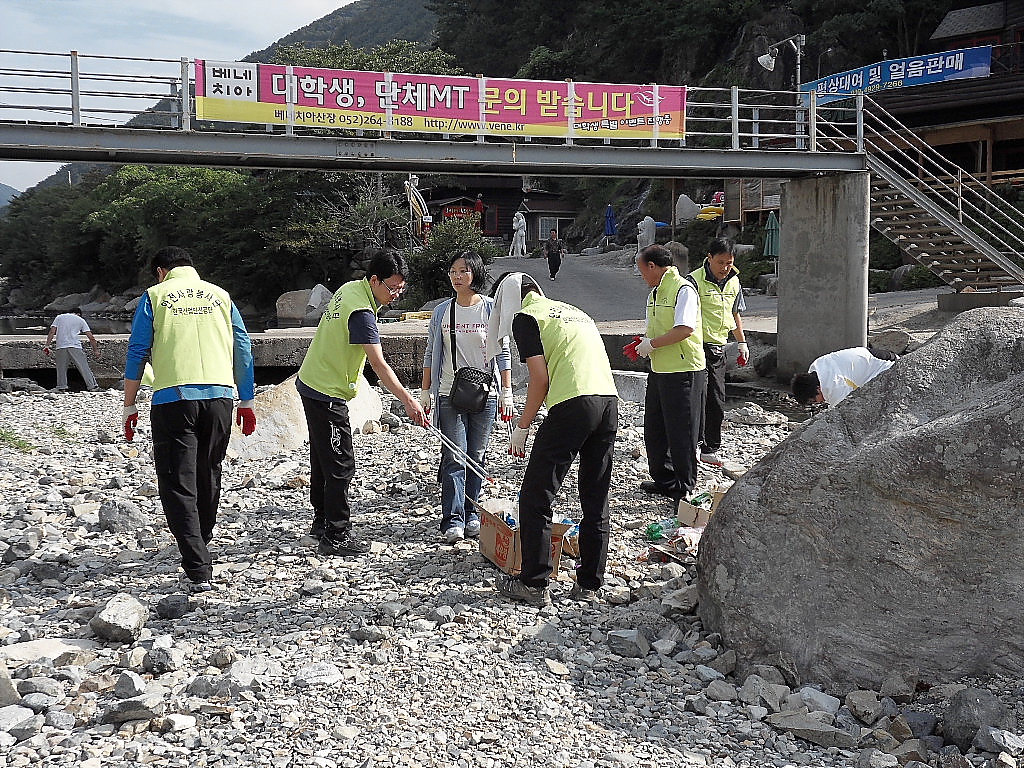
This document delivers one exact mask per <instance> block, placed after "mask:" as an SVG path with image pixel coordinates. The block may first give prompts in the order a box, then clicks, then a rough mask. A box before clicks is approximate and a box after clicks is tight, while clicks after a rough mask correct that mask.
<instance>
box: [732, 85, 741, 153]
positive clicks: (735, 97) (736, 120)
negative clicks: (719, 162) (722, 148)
mask: <svg viewBox="0 0 1024 768" xmlns="http://www.w3.org/2000/svg"><path fill="white" fill-rule="evenodd" d="M732 148H733V149H739V148H740V89H739V86H737V85H734V86H733V87H732Z"/></svg>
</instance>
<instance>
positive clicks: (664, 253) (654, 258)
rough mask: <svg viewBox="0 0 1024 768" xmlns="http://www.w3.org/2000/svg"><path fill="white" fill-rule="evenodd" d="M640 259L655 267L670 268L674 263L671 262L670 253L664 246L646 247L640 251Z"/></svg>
mask: <svg viewBox="0 0 1024 768" xmlns="http://www.w3.org/2000/svg"><path fill="white" fill-rule="evenodd" d="M640 258H642V259H643V260H644V261H646V262H647V263H648V264H653V265H654V266H656V267H671V266H674V265H675V262H674V261H673V260H672V251H670V250H669V249H668V248H666V247H665V246H664V245H648V246H647V247H646V248H644V249H643V250H642V251H640Z"/></svg>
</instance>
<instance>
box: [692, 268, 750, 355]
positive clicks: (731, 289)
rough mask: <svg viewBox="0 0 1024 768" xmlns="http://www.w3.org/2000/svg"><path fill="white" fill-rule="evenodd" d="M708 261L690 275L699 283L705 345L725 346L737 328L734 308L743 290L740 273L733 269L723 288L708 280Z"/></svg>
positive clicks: (698, 289) (698, 290)
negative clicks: (733, 330)
mask: <svg viewBox="0 0 1024 768" xmlns="http://www.w3.org/2000/svg"><path fill="white" fill-rule="evenodd" d="M707 265H708V261H707V259H704V264H703V265H702V266H700V267H698V268H697V269H695V270H693V272H691V273H690V277H692V278H693V279H694V280H695V281H696V283H697V292H698V293H699V294H700V320H701V324H702V326H703V328H702V332H703V337H704V343H705V344H725V343H726V342H727V341H729V331H731V330H732V329H733V328H735V327H736V318H734V317H733V314H732V308H733V307H734V306H736V297H737V296H738V295H739V292H740V291H741V290H743V289H742V288H741V287H740V277H739V275H740V271H739V270H738V269H736V267H733V268H732V274H731V275H729V279H728V280H726V281H725V285H723V286H722V287H721V288H719V287H718V283H716V282H713V281H711V280H708V275H707Z"/></svg>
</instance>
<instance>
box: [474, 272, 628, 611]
mask: <svg viewBox="0 0 1024 768" xmlns="http://www.w3.org/2000/svg"><path fill="white" fill-rule="evenodd" d="M510 331H511V333H512V336H513V338H514V339H515V342H516V346H517V347H518V349H519V359H520V360H522V361H523V362H524V363H525V364H526V367H527V369H528V371H529V374H530V381H529V384H528V385H527V389H526V404H525V405H524V406H523V412H522V413H521V414H520V416H519V422H518V426H517V427H516V429H515V431H514V432H513V433H512V442H511V446H510V448H509V451H510V453H511V454H512V455H513V456H525V455H526V441H527V438H528V437H529V435H530V427H531V425H532V424H533V420H534V418H536V416H537V412H538V411H539V410H540V407H541V404H542V403H543V404H546V405H547V408H548V415H547V418H546V419H544V422H543V423H542V424H541V425H540V428H539V429H538V430H537V437H536V439H535V440H534V441H533V450H532V451H531V452H530V459H529V461H528V462H527V465H526V473H525V475H524V476H523V484H522V487H521V489H520V492H519V531H520V533H519V536H520V541H521V543H522V570H521V572H520V574H519V575H518V576H509V577H507V578H505V579H503V580H502V581H500V582H499V584H498V591H499V592H501V594H503V595H505V596H506V597H509V598H511V599H513V600H519V601H521V602H526V603H530V604H532V605H549V604H550V602H551V595H550V592H549V590H548V582H549V580H550V578H551V571H552V563H551V523H552V519H551V518H552V513H553V510H552V505H553V504H554V501H555V495H556V494H557V493H558V489H559V488H561V486H562V482H563V481H564V480H565V476H566V474H567V473H568V472H569V467H570V466H571V465H572V462H573V461H574V460H575V459H576V457H577V456H579V459H580V466H579V482H578V487H579V496H580V508H581V510H582V512H583V517H582V519H581V520H580V535H579V545H580V560H579V565H578V566H577V568H576V584H575V586H573V588H572V591H571V592H570V593H569V597H570V599H573V600H580V601H585V602H596V601H597V599H598V590H600V588H601V585H602V583H603V581H604V569H605V562H606V560H607V558H608V535H609V529H610V523H609V515H608V490H609V488H610V486H611V478H612V454H613V449H614V448H615V432H616V430H617V429H618V393H617V392H616V390H615V383H614V381H613V380H612V370H611V365H610V364H609V363H608V354H607V352H606V351H605V348H604V342H603V341H602V340H601V333H600V331H598V329H597V325H596V323H594V321H593V320H592V319H591V318H590V317H589V316H588V315H586V314H585V313H583V312H582V311H580V310H579V309H577V308H576V307H574V306H572V305H570V304H564V303H562V302H560V301H552V300H551V299H549V298H547V297H545V296H544V293H543V292H542V291H541V289H540V286H538V285H537V284H536V282H535V281H534V279H533V278H532V277H530V276H529V275H526V274H523V273H521V272H510V273H508V274H506V275H504V276H502V278H501V279H500V280H499V281H498V283H497V285H496V286H495V308H494V310H493V311H492V312H491V319H490V322H489V324H488V328H487V356H488V358H489V359H490V358H492V357H494V356H495V355H496V354H497V350H498V346H497V340H498V339H502V338H504V337H505V336H507V335H508V334H509V332H510Z"/></svg>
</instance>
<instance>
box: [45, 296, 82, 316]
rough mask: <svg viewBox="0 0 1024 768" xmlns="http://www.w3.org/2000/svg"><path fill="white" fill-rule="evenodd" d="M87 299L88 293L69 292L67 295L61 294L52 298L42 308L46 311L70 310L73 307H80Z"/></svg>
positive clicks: (59, 311)
mask: <svg viewBox="0 0 1024 768" xmlns="http://www.w3.org/2000/svg"><path fill="white" fill-rule="evenodd" d="M87 301H89V294H88V293H69V294H68V295H67V296H61V297H60V298H57V299H54V300H53V301H51V302H50V303H49V304H47V305H46V306H45V307H43V310H44V311H46V312H57V313H61V312H70V311H71V310H72V309H74V308H75V307H80V306H82V304H84V303H86V302H87Z"/></svg>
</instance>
